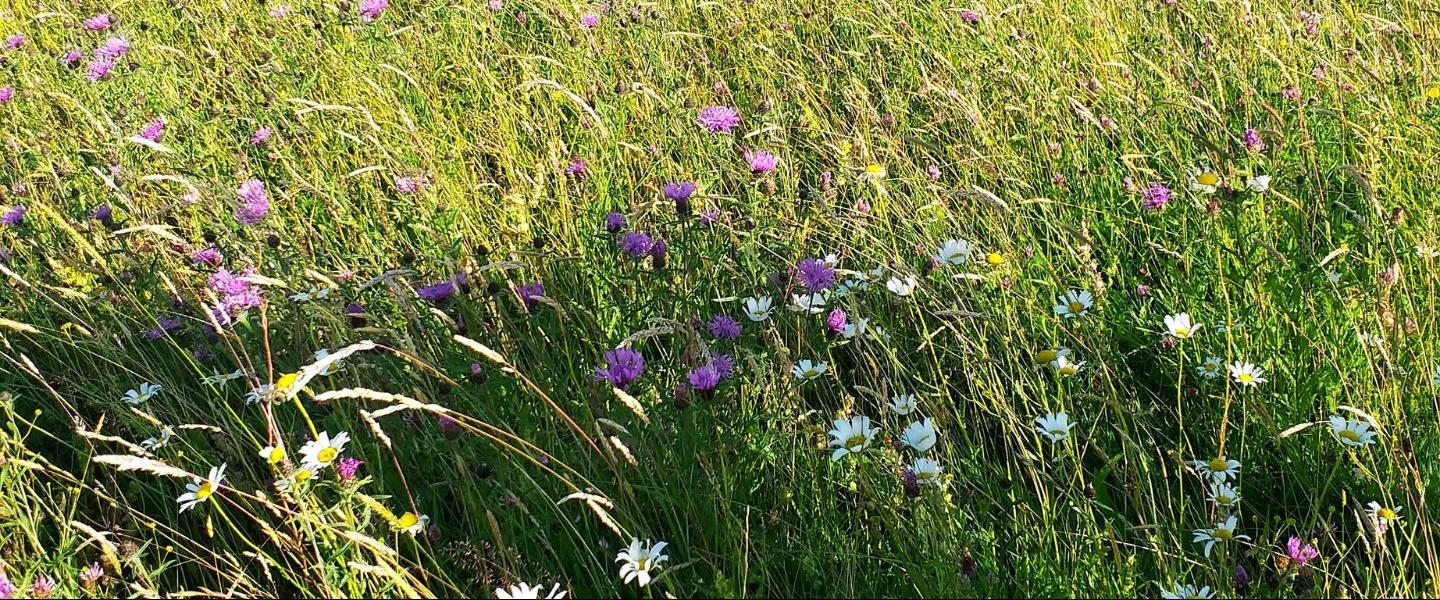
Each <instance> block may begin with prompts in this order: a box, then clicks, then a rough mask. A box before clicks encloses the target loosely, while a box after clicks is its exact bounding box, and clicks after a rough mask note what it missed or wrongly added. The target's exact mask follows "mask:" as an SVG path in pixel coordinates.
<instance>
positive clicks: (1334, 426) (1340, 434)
mask: <svg viewBox="0 0 1440 600" xmlns="http://www.w3.org/2000/svg"><path fill="white" fill-rule="evenodd" d="M1330 433H1333V434H1335V439H1337V440H1340V443H1341V444H1344V445H1346V446H1349V447H1351V448H1360V447H1363V446H1369V445H1371V444H1374V443H1375V430H1373V429H1371V428H1370V423H1367V422H1365V421H1352V420H1350V419H1346V418H1345V417H1342V416H1340V415H1330Z"/></svg>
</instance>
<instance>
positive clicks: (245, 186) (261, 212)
mask: <svg viewBox="0 0 1440 600" xmlns="http://www.w3.org/2000/svg"><path fill="white" fill-rule="evenodd" d="M235 194H236V195H238V196H240V200H241V202H240V207H239V208H237V209H235V220H236V221H239V222H240V224H241V225H254V224H256V223H259V222H260V220H261V219H264V218H265V215H266V214H267V213H269V212H270V196H269V195H268V194H266V193H265V182H263V181H260V180H259V179H247V180H246V181H245V182H244V183H242V184H240V187H239V188H236V190H235Z"/></svg>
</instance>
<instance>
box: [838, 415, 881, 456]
mask: <svg viewBox="0 0 1440 600" xmlns="http://www.w3.org/2000/svg"><path fill="white" fill-rule="evenodd" d="M876 433H879V432H878V431H876V430H875V428H874V427H871V426H870V417H865V416H860V417H851V418H850V419H849V420H846V419H835V428H834V429H831V430H830V437H831V438H833V439H831V440H830V446H831V447H833V448H835V451H834V452H832V453H831V454H830V460H840V459H842V458H845V456H846V455H850V454H859V453H861V452H864V451H865V447H866V446H869V445H870V440H871V439H874V437H875V434H876Z"/></svg>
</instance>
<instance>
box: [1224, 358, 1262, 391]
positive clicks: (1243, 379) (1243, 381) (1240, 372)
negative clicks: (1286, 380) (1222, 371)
mask: <svg viewBox="0 0 1440 600" xmlns="http://www.w3.org/2000/svg"><path fill="white" fill-rule="evenodd" d="M1264 375H1265V371H1264V370H1263V369H1261V368H1260V367H1257V366H1255V365H1253V364H1251V363H1242V362H1238V361H1237V362H1234V363H1231V364H1230V378H1231V379H1234V380H1235V383H1238V384H1240V385H1246V386H1250V387H1256V386H1258V385H1260V384H1262V383H1265V381H1266V380H1265V377H1264Z"/></svg>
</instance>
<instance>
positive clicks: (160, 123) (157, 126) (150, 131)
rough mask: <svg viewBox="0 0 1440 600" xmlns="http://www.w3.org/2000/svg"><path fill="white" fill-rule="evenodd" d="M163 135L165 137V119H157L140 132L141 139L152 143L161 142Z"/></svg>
mask: <svg viewBox="0 0 1440 600" xmlns="http://www.w3.org/2000/svg"><path fill="white" fill-rule="evenodd" d="M162 135H165V117H155V120H153V121H150V122H149V123H146V124H145V128H144V129H141V130H140V137H141V138H142V139H146V140H150V141H152V142H159V141H160V136H162Z"/></svg>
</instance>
